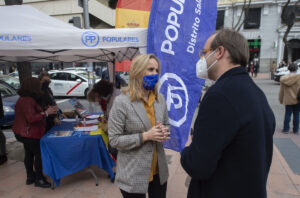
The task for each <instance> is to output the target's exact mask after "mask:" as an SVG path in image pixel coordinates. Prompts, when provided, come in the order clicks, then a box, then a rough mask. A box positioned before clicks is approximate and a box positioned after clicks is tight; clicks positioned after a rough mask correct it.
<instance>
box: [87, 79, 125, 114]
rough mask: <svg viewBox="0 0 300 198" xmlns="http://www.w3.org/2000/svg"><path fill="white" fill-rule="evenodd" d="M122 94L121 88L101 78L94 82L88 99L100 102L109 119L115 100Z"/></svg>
mask: <svg viewBox="0 0 300 198" xmlns="http://www.w3.org/2000/svg"><path fill="white" fill-rule="evenodd" d="M120 94H121V92H120V90H119V89H117V88H115V87H114V84H113V83H111V82H108V81H106V80H101V81H99V82H97V83H96V84H94V86H93V88H92V90H91V91H90V92H89V93H88V96H87V99H88V101H91V102H98V103H99V105H100V106H101V109H102V111H103V113H104V116H105V119H106V120H107V119H108V116H109V112H110V109H111V107H112V105H113V102H114V100H115V98H116V97H117V96H118V95H120Z"/></svg>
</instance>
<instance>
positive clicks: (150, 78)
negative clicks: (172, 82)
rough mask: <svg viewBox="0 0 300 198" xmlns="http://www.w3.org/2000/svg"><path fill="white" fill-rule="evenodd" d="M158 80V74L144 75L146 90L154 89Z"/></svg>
mask: <svg viewBox="0 0 300 198" xmlns="http://www.w3.org/2000/svg"><path fill="white" fill-rule="evenodd" d="M157 81H158V74H154V75H146V76H144V81H143V87H144V88H145V89H146V90H153V89H154V87H155V85H156V83H157Z"/></svg>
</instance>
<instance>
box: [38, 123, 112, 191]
mask: <svg viewBox="0 0 300 198" xmlns="http://www.w3.org/2000/svg"><path fill="white" fill-rule="evenodd" d="M74 125H75V123H68V122H62V124H61V125H57V126H54V127H53V128H52V129H51V130H50V131H49V132H48V133H47V134H45V135H44V136H43V137H42V139H41V141H40V144H41V155H42V163H43V172H44V173H45V174H47V175H48V176H49V177H51V179H52V180H53V181H54V182H55V184H56V185H57V186H58V185H59V183H60V179H61V178H63V177H65V176H67V175H70V174H72V173H75V172H77V171H80V170H82V169H84V168H87V167H89V166H91V165H97V166H98V167H99V168H101V169H104V170H105V171H106V172H108V173H109V175H110V178H111V179H113V178H114V173H113V170H112V168H113V167H114V166H115V163H114V162H113V160H112V159H111V157H110V155H109V153H108V151H107V149H106V147H105V144H104V142H103V140H102V137H101V135H78V133H77V135H75V136H69V137H51V135H50V134H51V133H53V132H54V131H62V130H64V131H65V130H73V126H74Z"/></svg>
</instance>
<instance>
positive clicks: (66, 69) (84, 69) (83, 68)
mask: <svg viewBox="0 0 300 198" xmlns="http://www.w3.org/2000/svg"><path fill="white" fill-rule="evenodd" d="M64 71H76V72H77V71H78V72H79V71H81V72H87V69H86V68H85V67H69V68H65V69H64Z"/></svg>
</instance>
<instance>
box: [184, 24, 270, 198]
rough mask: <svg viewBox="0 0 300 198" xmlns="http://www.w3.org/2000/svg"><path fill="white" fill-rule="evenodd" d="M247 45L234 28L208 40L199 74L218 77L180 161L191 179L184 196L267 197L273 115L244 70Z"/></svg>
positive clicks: (260, 92)
mask: <svg viewBox="0 0 300 198" xmlns="http://www.w3.org/2000/svg"><path fill="white" fill-rule="evenodd" d="M248 57H249V49H248V44H247V41H246V40H245V38H244V37H243V36H242V35H241V34H239V33H238V32H235V31H234V30H228V29H223V30H219V31H217V32H216V33H214V34H213V35H211V36H210V38H209V39H208V40H207V41H206V44H205V46H204V50H203V57H202V58H201V59H200V60H199V61H198V63H197V66H196V70H197V76H198V77H202V78H203V77H204V78H209V79H211V80H214V81H216V82H215V84H214V85H213V86H212V87H210V88H209V89H208V91H207V93H206V94H205V96H204V98H203V100H202V102H201V104H200V107H199V112H198V116H197V119H196V121H195V125H194V135H193V139H192V143H191V145H190V146H188V147H186V148H184V149H183V151H182V153H181V164H182V167H183V168H184V170H185V171H186V172H187V173H188V174H189V175H190V176H191V177H192V180H191V183H190V186H189V190H188V197H189V198H192V197H195V198H196V197H197V198H254V197H255V198H265V197H267V195H266V183H267V178H268V173H269V170H270V165H271V161H272V153H273V139H272V138H273V134H274V131H275V118H274V114H273V112H272V110H271V108H270V106H269V104H268V101H267V99H266V97H265V95H264V93H263V92H262V91H261V90H260V89H259V88H258V87H257V85H256V84H255V83H254V82H253V81H252V79H251V78H250V77H249V75H248V74H247V71H246V69H245V67H244V66H245V65H246V64H247V62H248Z"/></svg>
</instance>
